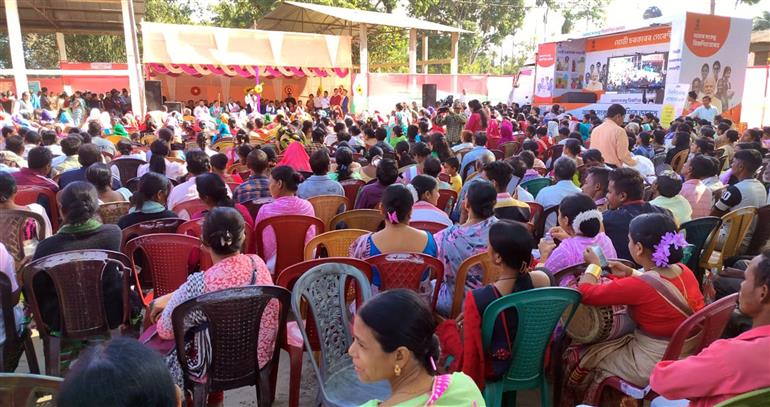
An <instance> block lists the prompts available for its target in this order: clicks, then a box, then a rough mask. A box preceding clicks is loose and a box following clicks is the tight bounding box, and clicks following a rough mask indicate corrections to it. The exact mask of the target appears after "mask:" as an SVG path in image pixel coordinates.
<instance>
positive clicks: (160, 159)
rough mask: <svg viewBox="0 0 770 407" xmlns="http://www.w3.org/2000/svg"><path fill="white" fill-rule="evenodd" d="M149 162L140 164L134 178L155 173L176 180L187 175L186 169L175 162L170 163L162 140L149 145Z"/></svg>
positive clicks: (165, 145) (166, 148)
mask: <svg viewBox="0 0 770 407" xmlns="http://www.w3.org/2000/svg"><path fill="white" fill-rule="evenodd" d="M150 152H151V153H152V155H151V156H150V162H149V163H147V164H142V165H140V166H139V168H138V169H137V170H136V176H137V177H141V176H142V175H144V174H147V173H148V172H150V171H152V172H157V173H158V174H164V175H165V176H167V177H168V178H169V179H173V180H178V179H180V178H181V177H183V176H185V175H187V168H186V167H185V166H184V165H182V164H180V163H177V162H173V161H170V160H169V159H168V156H169V155H170V154H171V150H169V147H168V145H167V144H166V143H165V142H163V140H155V141H153V142H152V144H150Z"/></svg>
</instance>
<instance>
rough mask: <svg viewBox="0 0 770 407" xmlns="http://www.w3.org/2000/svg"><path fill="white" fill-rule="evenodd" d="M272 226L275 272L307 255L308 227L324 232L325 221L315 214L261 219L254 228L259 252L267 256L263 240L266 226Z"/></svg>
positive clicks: (317, 231)
mask: <svg viewBox="0 0 770 407" xmlns="http://www.w3.org/2000/svg"><path fill="white" fill-rule="evenodd" d="M267 227H272V229H273V233H275V247H276V253H275V268H274V270H275V273H276V274H277V273H278V272H280V271H281V270H283V269H285V268H286V267H289V266H291V265H292V264H296V263H299V262H301V261H302V260H303V259H304V256H305V235H306V234H307V231H308V229H310V228H312V227H315V233H316V234H320V233H323V232H324V223H323V221H321V219H318V218H316V217H315V216H306V215H281V216H274V217H272V218H267V219H264V220H262V221H260V222H259V223H258V224H257V226H256V228H255V229H254V236H255V240H256V241H257V254H258V255H259V257H261V258H263V259H264V258H265V248H264V245H263V241H262V236H263V232H264V231H265V228H267Z"/></svg>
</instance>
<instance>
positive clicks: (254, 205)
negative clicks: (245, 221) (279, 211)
mask: <svg viewBox="0 0 770 407" xmlns="http://www.w3.org/2000/svg"><path fill="white" fill-rule="evenodd" d="M273 201H275V199H273V198H259V199H255V200H253V201H245V202H241V205H243V206H245V207H246V210H248V211H249V215H251V218H252V219H256V218H257V215H258V214H259V209H260V208H262V206H264V205H266V204H269V203H270V202H273ZM251 253H254V252H251Z"/></svg>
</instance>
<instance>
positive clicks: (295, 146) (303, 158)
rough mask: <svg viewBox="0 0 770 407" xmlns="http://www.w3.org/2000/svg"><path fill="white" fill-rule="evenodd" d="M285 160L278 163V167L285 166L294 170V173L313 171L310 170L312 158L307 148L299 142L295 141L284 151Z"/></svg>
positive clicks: (282, 159)
mask: <svg viewBox="0 0 770 407" xmlns="http://www.w3.org/2000/svg"><path fill="white" fill-rule="evenodd" d="M281 155H282V156H283V158H281V161H279V162H278V165H279V166H280V165H285V166H288V167H291V168H293V169H294V171H306V172H311V171H313V170H312V169H311V168H310V156H309V155H307V151H305V147H304V145H303V144H302V143H300V142H299V141H294V142H292V143H291V144H289V146H288V147H287V148H286V149H285V150H283V153H282V154H281Z"/></svg>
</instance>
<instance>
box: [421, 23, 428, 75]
mask: <svg viewBox="0 0 770 407" xmlns="http://www.w3.org/2000/svg"><path fill="white" fill-rule="evenodd" d="M427 60H428V33H425V34H423V35H422V61H423V62H426V61H427ZM422 73H424V74H427V73H428V64H425V65H423V66H422Z"/></svg>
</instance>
